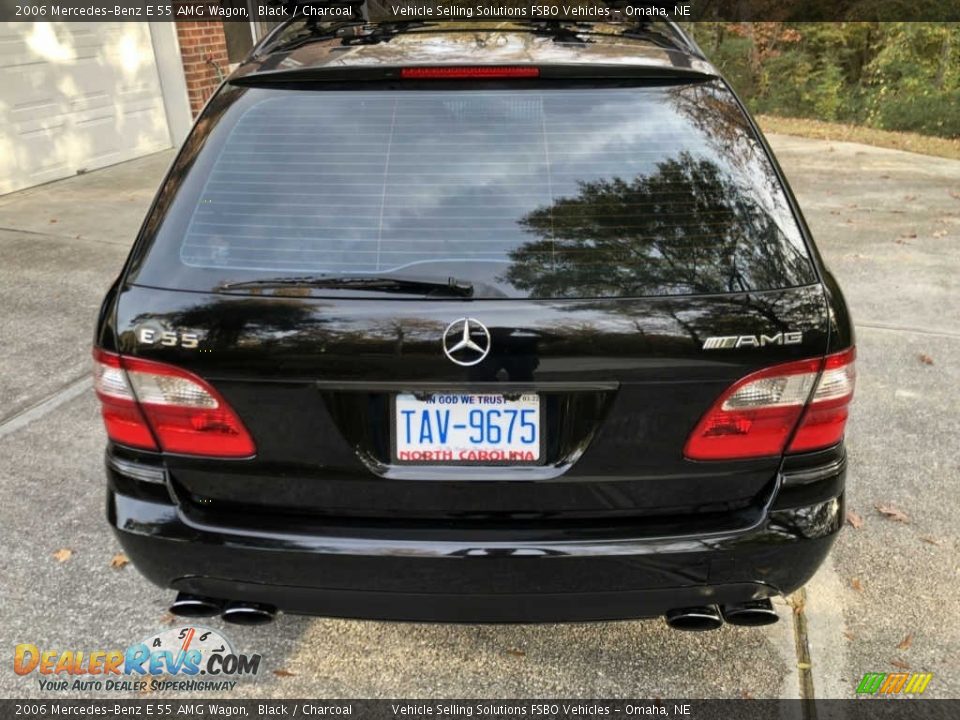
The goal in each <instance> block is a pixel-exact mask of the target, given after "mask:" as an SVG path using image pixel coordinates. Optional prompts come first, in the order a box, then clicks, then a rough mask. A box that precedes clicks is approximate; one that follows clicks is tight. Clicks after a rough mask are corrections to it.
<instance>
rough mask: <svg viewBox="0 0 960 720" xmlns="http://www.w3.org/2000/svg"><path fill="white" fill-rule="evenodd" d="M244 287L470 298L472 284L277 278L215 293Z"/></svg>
mask: <svg viewBox="0 0 960 720" xmlns="http://www.w3.org/2000/svg"><path fill="white" fill-rule="evenodd" d="M245 288H262V289H267V290H269V289H277V288H332V289H336V290H374V291H381V292H395V293H406V294H411V295H415V294H423V295H444V296H453V297H473V285H472V284H471V283H469V282H464V281H462V280H457V279H456V278H452V277H451V278H447V279H446V281H440V280H418V279H413V278H395V277H389V276H357V277H350V276H347V277H276V278H263V279H260V280H240V281H237V282H223V283H220V284H219V285H218V286H217V287H216V288H215V290H216V291H218V292H222V291H225V290H241V289H245Z"/></svg>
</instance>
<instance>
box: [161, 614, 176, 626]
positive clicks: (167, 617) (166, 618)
mask: <svg viewBox="0 0 960 720" xmlns="http://www.w3.org/2000/svg"><path fill="white" fill-rule="evenodd" d="M176 619H177V616H176V615H174V614H173V613H169V612H168V613H164V614H163V617H162V618H160V623H161V624H162V625H173V623H174V621H175V620H176Z"/></svg>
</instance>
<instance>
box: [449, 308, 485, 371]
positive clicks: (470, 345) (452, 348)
mask: <svg viewBox="0 0 960 720" xmlns="http://www.w3.org/2000/svg"><path fill="white" fill-rule="evenodd" d="M443 352H444V354H445V355H446V356H447V357H448V358H450V360H452V361H453V362H455V363H456V364H457V365H463V366H466V367H469V366H470V365H476V364H477V363H479V362H481V361H482V360H483V359H484V358H485V357H486V356H487V355H488V354H489V353H490V331H489V330H487V327H486V325H484V324H483V323H482V322H480V321H479V320H475V319H474V318H460V319H459V320H454V321H453V322H452V323H450V324H449V325H447V329H446V330H444V331H443Z"/></svg>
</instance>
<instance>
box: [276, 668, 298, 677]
mask: <svg viewBox="0 0 960 720" xmlns="http://www.w3.org/2000/svg"><path fill="white" fill-rule="evenodd" d="M273 674H274V675H276V676H277V677H296V676H297V674H296V673H295V672H290V671H289V670H283V669H280V670H274V671H273Z"/></svg>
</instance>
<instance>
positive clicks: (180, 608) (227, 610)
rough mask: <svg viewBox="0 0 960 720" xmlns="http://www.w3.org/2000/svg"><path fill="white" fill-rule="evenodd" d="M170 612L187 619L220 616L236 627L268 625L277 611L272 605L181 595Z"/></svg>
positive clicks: (171, 606) (172, 605)
mask: <svg viewBox="0 0 960 720" xmlns="http://www.w3.org/2000/svg"><path fill="white" fill-rule="evenodd" d="M170 612H171V613H173V614H174V615H178V616H180V617H185V618H206V617H214V616H216V615H219V616H220V618H221V619H222V620H223V621H224V622H228V623H233V624H234V625H266V624H267V623H269V622H273V619H274V618H275V617H276V616H277V609H276V608H275V607H273V606H272V605H263V604H261V603H252V602H225V601H223V600H217V599H216V598H209V597H202V596H200V595H190V594H188V593H179V594H178V595H177V598H176V600H174V601H173V603H172V604H171V605H170Z"/></svg>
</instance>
